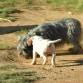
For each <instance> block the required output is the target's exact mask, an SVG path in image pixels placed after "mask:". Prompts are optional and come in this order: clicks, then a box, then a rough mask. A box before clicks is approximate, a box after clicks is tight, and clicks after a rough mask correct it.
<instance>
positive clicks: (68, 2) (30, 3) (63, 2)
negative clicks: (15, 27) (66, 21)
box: [0, 0, 83, 21]
mask: <svg viewBox="0 0 83 83" xmlns="http://www.w3.org/2000/svg"><path fill="white" fill-rule="evenodd" d="M42 5H44V6H46V7H47V6H49V8H50V9H51V10H65V11H73V12H78V13H81V12H83V0H0V17H1V18H7V17H10V14H12V13H18V12H19V9H23V8H25V9H29V10H41V9H42V7H41V6H42ZM10 20H11V19H10ZM16 20H17V19H16V18H14V17H13V21H16ZM11 21H12V20H11Z"/></svg>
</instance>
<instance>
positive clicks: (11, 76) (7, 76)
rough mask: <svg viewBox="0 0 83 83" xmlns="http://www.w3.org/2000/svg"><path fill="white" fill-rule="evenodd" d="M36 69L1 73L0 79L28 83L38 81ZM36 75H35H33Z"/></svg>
mask: <svg viewBox="0 0 83 83" xmlns="http://www.w3.org/2000/svg"><path fill="white" fill-rule="evenodd" d="M35 73H36V72H34V71H32V72H9V73H1V74H0V80H1V83H7V82H8V83H28V82H33V81H36V78H35V76H34V75H35ZM31 76H34V77H31Z"/></svg>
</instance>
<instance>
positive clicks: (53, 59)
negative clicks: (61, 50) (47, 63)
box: [51, 54, 56, 66]
mask: <svg viewBox="0 0 83 83" xmlns="http://www.w3.org/2000/svg"><path fill="white" fill-rule="evenodd" d="M55 56H56V54H52V60H51V63H52V66H55Z"/></svg>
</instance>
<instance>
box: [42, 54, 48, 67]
mask: <svg viewBox="0 0 83 83" xmlns="http://www.w3.org/2000/svg"><path fill="white" fill-rule="evenodd" d="M42 57H43V59H44V61H43V65H45V64H46V62H47V56H46V55H42Z"/></svg>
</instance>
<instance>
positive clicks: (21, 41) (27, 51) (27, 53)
mask: <svg viewBox="0 0 83 83" xmlns="http://www.w3.org/2000/svg"><path fill="white" fill-rule="evenodd" d="M27 39H28V36H27V35H25V36H19V37H18V39H17V42H18V43H17V51H18V54H19V55H20V56H23V57H25V58H29V57H32V50H33V49H32V44H31V45H28V44H27Z"/></svg>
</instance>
